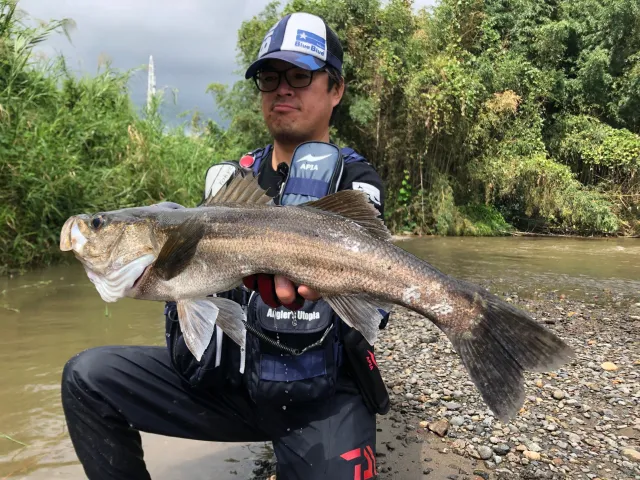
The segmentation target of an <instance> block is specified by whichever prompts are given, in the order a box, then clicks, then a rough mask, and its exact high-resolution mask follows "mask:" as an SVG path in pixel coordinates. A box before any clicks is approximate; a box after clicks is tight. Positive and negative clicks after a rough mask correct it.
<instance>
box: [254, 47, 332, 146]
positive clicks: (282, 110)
mask: <svg viewBox="0 0 640 480" xmlns="http://www.w3.org/2000/svg"><path fill="white" fill-rule="evenodd" d="M292 67H294V65H292V64H290V63H288V62H284V61H282V60H271V61H270V62H269V63H268V64H266V65H265V66H264V67H263V68H262V70H263V71H266V70H275V71H283V70H287V69H290V68H292ZM309 74H310V72H309V71H308V70H304V69H301V68H297V67H295V69H294V70H293V71H291V72H289V78H293V76H295V75H300V76H301V77H300V78H302V76H303V75H309ZM328 81H329V77H328V74H327V72H325V71H321V72H314V73H313V80H312V82H311V84H310V85H309V86H307V87H302V88H293V87H292V86H291V85H289V84H288V83H287V80H286V79H285V78H284V75H283V76H282V78H281V80H280V85H279V86H278V88H276V89H275V90H274V91H272V92H261V95H262V114H263V116H264V119H265V122H266V124H267V128H268V129H269V132H270V133H271V135H272V136H273V138H274V139H275V140H278V141H280V142H283V143H301V142H305V141H309V140H311V139H314V138H322V137H323V136H324V135H326V132H327V129H328V126H329V120H330V118H331V112H332V111H333V107H335V106H336V105H337V104H338V103H339V102H340V99H341V98H342V93H343V91H344V87H343V86H342V85H338V86H334V87H333V88H332V89H331V90H329V88H328V87H329V83H328Z"/></svg>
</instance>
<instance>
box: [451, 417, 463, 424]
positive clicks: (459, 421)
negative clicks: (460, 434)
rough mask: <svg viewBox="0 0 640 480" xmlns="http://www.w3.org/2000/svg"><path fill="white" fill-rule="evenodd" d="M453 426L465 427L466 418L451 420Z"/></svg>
mask: <svg viewBox="0 0 640 480" xmlns="http://www.w3.org/2000/svg"><path fill="white" fill-rule="evenodd" d="M451 425H453V426H455V427H461V426H462V425H464V418H463V417H459V416H456V417H453V418H451Z"/></svg>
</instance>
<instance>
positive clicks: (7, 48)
mask: <svg viewBox="0 0 640 480" xmlns="http://www.w3.org/2000/svg"><path fill="white" fill-rule="evenodd" d="M68 25H69V22H68V21H60V22H56V23H53V24H50V25H47V26H41V27H38V28H28V27H27V26H25V25H23V24H21V23H20V22H19V21H18V18H17V14H16V6H15V4H13V3H12V2H8V1H5V0H2V1H0V39H1V40H2V42H1V43H0V185H2V188H1V189H0V271H5V272H6V271H9V270H14V269H20V268H27V267H31V266H37V265H43V264H47V263H49V262H52V261H55V260H57V259H58V258H59V247H58V245H59V232H60V228H61V226H62V224H63V223H64V221H65V220H66V218H68V216H69V215H71V214H75V213H79V212H84V211H95V210H108V209H114V208H119V207H127V206H134V205H145V204H151V203H154V202H157V201H161V200H164V199H167V200H171V201H175V202H178V203H181V204H183V205H192V204H194V202H196V201H197V200H198V199H199V197H200V195H201V189H202V178H203V174H204V172H205V170H206V168H207V167H208V166H209V165H210V164H211V163H212V162H213V161H214V160H215V158H216V151H217V150H216V138H218V137H219V135H216V134H215V131H216V129H215V127H214V126H213V125H211V124H209V125H208V124H201V123H197V124H194V125H192V127H193V129H192V130H193V131H194V132H195V133H194V134H193V135H189V136H187V135H186V134H185V133H184V132H185V129H184V128H179V127H178V128H175V129H173V130H168V129H167V128H166V126H165V125H164V124H163V122H162V120H161V118H160V115H159V113H158V111H159V105H160V102H161V100H162V99H161V97H159V98H157V99H156V102H155V104H154V105H153V106H152V108H150V109H149V111H142V112H140V111H137V110H136V108H135V106H134V105H133V104H132V102H131V100H130V97H129V92H128V88H127V82H128V80H129V76H130V75H131V74H132V72H118V71H116V70H114V69H112V68H111V67H110V66H109V65H103V66H102V68H101V71H100V72H99V73H98V74H97V75H95V76H92V77H84V78H76V77H75V76H73V75H72V74H70V73H69V72H68V71H67V69H66V66H65V63H64V59H63V58H55V59H51V60H48V61H43V60H37V59H36V57H35V56H34V55H33V49H34V48H35V47H36V46H37V45H38V44H39V43H40V42H42V41H44V40H45V39H46V38H47V36H49V35H52V34H63V33H64V32H65V29H66V28H67V27H68ZM209 131H211V132H212V134H207V132H209Z"/></svg>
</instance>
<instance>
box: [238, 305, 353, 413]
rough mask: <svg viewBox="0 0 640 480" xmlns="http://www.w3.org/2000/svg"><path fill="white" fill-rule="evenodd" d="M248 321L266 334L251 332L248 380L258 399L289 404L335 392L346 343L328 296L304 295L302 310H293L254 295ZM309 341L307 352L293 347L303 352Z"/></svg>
mask: <svg viewBox="0 0 640 480" xmlns="http://www.w3.org/2000/svg"><path fill="white" fill-rule="evenodd" d="M248 322H249V323H250V325H252V326H253V327H254V328H255V329H256V330H257V331H259V332H260V333H261V334H263V335H264V336H266V337H267V338H268V340H264V339H260V338H258V337H257V336H256V335H254V334H252V333H250V332H248V333H247V347H248V348H247V352H248V358H247V365H246V371H245V380H246V382H247V389H248V391H249V394H250V395H251V397H252V398H253V399H254V401H256V402H261V403H270V404H276V405H281V406H283V407H286V406H287V405H295V404H299V403H304V402H311V401H318V400H323V399H326V398H328V397H330V396H331V395H333V393H334V392H335V388H336V379H337V376H338V371H339V368H340V364H341V357H342V355H341V349H342V346H341V344H340V342H339V335H338V331H337V329H338V323H337V317H335V315H334V314H333V312H332V310H331V308H330V307H329V305H328V304H326V302H324V301H322V300H320V301H318V302H309V301H306V302H305V304H304V306H303V307H302V309H301V310H299V311H297V312H293V311H290V310H287V309H286V308H284V307H280V308H278V309H273V308H270V307H269V306H267V305H266V304H264V302H262V299H261V298H260V297H259V296H258V295H255V296H254V298H253V299H252V301H251V302H250V304H249V309H248ZM310 345H313V347H311V348H308V349H307V350H306V351H304V352H303V353H299V354H294V353H293V352H292V351H291V349H293V350H296V351H297V352H300V351H302V350H303V349H305V348H307V347H309V346H310ZM281 346H286V347H288V351H287V349H286V348H285V349H283V348H281ZM297 352H296V353H297Z"/></svg>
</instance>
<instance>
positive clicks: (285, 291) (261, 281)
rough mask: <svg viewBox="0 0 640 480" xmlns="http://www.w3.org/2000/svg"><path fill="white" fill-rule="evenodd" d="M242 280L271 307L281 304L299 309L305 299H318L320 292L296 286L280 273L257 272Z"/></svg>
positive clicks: (290, 308) (291, 308) (292, 308)
mask: <svg viewBox="0 0 640 480" xmlns="http://www.w3.org/2000/svg"><path fill="white" fill-rule="evenodd" d="M242 281H243V283H244V286H245V287H247V288H248V289H249V290H256V291H257V292H258V293H259V294H260V296H261V297H262V300H263V301H264V303H266V304H267V305H269V306H270V307H271V308H278V307H279V306H280V305H282V306H284V307H286V308H288V309H289V310H299V309H300V308H302V306H303V305H304V301H305V300H309V301H312V302H315V301H317V300H319V299H320V294H319V293H318V292H316V291H315V290H313V289H311V288H309V287H307V286H306V285H299V286H298V287H297V288H296V286H295V285H294V284H293V282H292V281H291V280H289V279H288V278H286V277H283V276H281V275H269V274H265V273H258V274H255V275H249V276H248V277H245V278H243V279H242Z"/></svg>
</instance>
